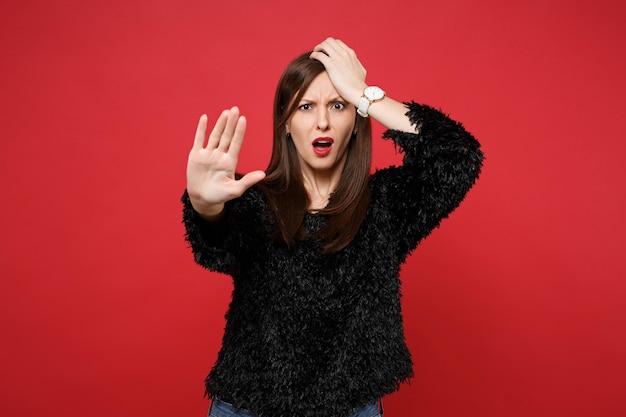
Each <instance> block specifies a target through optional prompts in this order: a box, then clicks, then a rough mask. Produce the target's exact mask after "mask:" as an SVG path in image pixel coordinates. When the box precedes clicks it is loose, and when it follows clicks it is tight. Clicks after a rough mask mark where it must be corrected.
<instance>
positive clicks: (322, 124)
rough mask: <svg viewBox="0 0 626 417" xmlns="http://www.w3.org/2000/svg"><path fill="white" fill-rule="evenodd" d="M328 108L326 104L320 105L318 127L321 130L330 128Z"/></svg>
mask: <svg viewBox="0 0 626 417" xmlns="http://www.w3.org/2000/svg"><path fill="white" fill-rule="evenodd" d="M328 128H329V122H328V110H327V109H326V108H325V107H324V106H320V107H318V112H317V129H318V130H321V131H325V130H328Z"/></svg>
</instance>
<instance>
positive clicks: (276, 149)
mask: <svg viewBox="0 0 626 417" xmlns="http://www.w3.org/2000/svg"><path fill="white" fill-rule="evenodd" d="M310 54H311V52H306V53H304V54H302V55H300V56H298V57H297V58H296V59H294V60H293V61H292V62H291V63H290V64H289V65H288V66H287V68H286V69H285V71H284V72H283V74H282V76H281V78H280V81H279V82H278V86H277V88H276V95H275V97H274V142H273V148H272V156H271V158H270V162H269V165H268V167H267V169H266V171H265V172H266V177H265V179H264V180H263V182H262V183H261V187H262V188H263V190H264V192H265V194H266V195H267V197H268V199H269V202H270V206H271V208H272V210H273V215H274V217H275V218H276V223H277V226H278V229H277V230H276V231H275V233H274V238H276V239H277V240H279V241H282V242H284V243H285V244H286V245H287V246H288V247H290V248H291V247H293V244H294V241H295V240H296V239H302V238H304V237H305V235H306V231H305V229H304V217H305V215H306V212H307V209H308V207H309V205H310V201H309V196H308V194H307V192H306V189H305V188H304V184H303V179H302V173H301V170H300V163H299V160H298V155H297V153H296V148H295V146H294V144H293V142H292V140H291V139H290V138H289V137H288V135H287V131H286V128H285V125H286V124H287V121H288V120H289V118H290V117H291V115H292V114H293V112H294V111H295V110H296V108H297V106H298V103H299V102H300V100H301V99H302V96H303V95H304V93H305V92H306V90H307V89H308V88H309V86H310V85H311V82H313V80H314V79H315V77H317V76H318V75H319V74H321V73H322V72H324V71H326V69H325V68H324V65H322V63H321V62H319V61H318V60H316V59H310V58H309V55H310ZM355 131H356V133H355V134H353V135H352V137H351V138H350V143H349V145H348V153H347V158H346V163H345V166H344V169H343V172H342V174H341V179H340V180H339V184H338V185H337V189H336V190H335V191H334V192H333V193H332V195H331V196H330V199H329V204H328V206H327V207H326V208H324V209H322V210H319V211H318V213H319V214H321V215H326V216H327V222H326V224H325V226H324V228H323V229H322V230H320V231H319V232H317V233H316V234H315V238H317V239H319V240H320V241H321V242H322V245H323V247H322V253H333V252H337V251H339V250H341V249H343V248H344V247H346V246H347V245H348V244H349V243H350V242H351V241H352V239H353V238H354V236H355V235H356V233H357V232H358V230H359V227H360V226H361V223H362V222H363V219H364V217H365V213H366V211H367V206H368V204H369V198H370V191H369V185H368V182H369V175H370V168H371V163H372V128H371V123H370V120H369V118H364V117H360V116H357V117H356V123H355Z"/></svg>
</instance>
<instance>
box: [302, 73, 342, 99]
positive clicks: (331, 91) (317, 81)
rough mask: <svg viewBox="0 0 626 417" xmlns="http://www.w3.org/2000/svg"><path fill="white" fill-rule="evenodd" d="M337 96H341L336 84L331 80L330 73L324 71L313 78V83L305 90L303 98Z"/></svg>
mask: <svg viewBox="0 0 626 417" xmlns="http://www.w3.org/2000/svg"><path fill="white" fill-rule="evenodd" d="M337 96H339V93H337V90H336V89H335V86H334V85H333V83H332V82H331V81H330V77H329V76H328V73H327V72H326V71H324V72H322V73H320V74H319V75H318V76H317V77H315V78H314V79H313V81H312V82H311V85H309V88H307V89H306V91H305V92H304V97H303V98H318V97H325V98H328V97H332V98H335V97H337Z"/></svg>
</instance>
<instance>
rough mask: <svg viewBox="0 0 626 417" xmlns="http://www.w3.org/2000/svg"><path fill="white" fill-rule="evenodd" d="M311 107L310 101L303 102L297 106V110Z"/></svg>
mask: <svg viewBox="0 0 626 417" xmlns="http://www.w3.org/2000/svg"><path fill="white" fill-rule="evenodd" d="M312 108H313V106H312V105H311V103H304V104H300V105H299V106H298V110H311V109H312Z"/></svg>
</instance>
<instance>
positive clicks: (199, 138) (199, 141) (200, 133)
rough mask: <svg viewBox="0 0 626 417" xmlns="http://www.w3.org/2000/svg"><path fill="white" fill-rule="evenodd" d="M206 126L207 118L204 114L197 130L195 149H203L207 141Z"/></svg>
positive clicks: (194, 140) (194, 141) (194, 142)
mask: <svg viewBox="0 0 626 417" xmlns="http://www.w3.org/2000/svg"><path fill="white" fill-rule="evenodd" d="M206 124H207V116H206V114H203V115H202V116H200V120H198V127H197V128H196V136H195V137H194V139H193V149H202V147H203V146H204V141H205V139H206Z"/></svg>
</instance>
